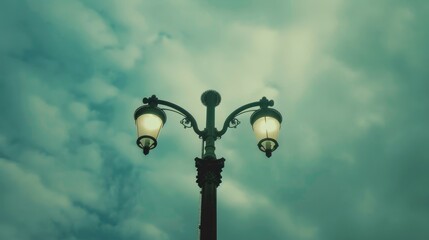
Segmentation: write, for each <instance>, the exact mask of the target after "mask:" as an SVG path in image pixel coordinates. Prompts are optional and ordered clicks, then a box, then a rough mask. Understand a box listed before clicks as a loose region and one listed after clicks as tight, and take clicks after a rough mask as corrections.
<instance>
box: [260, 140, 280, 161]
mask: <svg viewBox="0 0 429 240" xmlns="http://www.w3.org/2000/svg"><path fill="white" fill-rule="evenodd" d="M265 141H270V142H272V143H274V146H271V148H269V149H267V148H265V146H264V145H262V143H264V142H265ZM278 147H279V143H278V142H277V141H276V140H275V139H273V138H264V139H261V141H259V143H258V148H259V150H261V151H262V152H264V153H265V155H266V156H267V157H271V153H272V152H274V151H275V150H276V149H277V148H278Z"/></svg>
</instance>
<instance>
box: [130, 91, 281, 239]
mask: <svg viewBox="0 0 429 240" xmlns="http://www.w3.org/2000/svg"><path fill="white" fill-rule="evenodd" d="M201 101H202V103H203V104H204V105H205V106H206V108H207V111H206V128H205V129H203V130H200V129H199V128H198V125H197V122H196V121H195V118H194V117H193V116H192V115H191V114H190V113H189V112H188V111H186V110H185V109H183V108H182V107H180V106H178V105H176V104H174V103H171V102H168V101H164V100H160V99H158V98H157V97H156V96H155V95H153V96H152V97H150V98H144V99H143V103H144V105H143V106H141V107H139V108H137V109H136V111H135V113H134V120H135V123H136V126H137V135H138V138H137V145H138V146H139V147H140V148H142V149H143V153H144V154H145V155H147V154H148V153H149V151H150V150H152V149H154V148H155V147H156V146H157V144H158V141H157V139H158V136H159V133H160V131H161V128H162V127H163V126H164V124H165V123H166V121H167V115H166V114H165V111H166V110H169V111H173V112H176V113H179V114H180V115H182V116H183V117H184V118H183V119H182V120H181V121H180V123H181V124H182V125H183V126H184V127H185V128H193V130H194V132H195V133H196V134H197V135H198V136H199V138H201V139H202V141H203V146H204V148H203V153H202V158H196V159H195V161H196V162H195V164H196V167H197V170H198V175H197V183H198V185H199V186H200V187H201V194H202V198H201V224H200V239H201V240H215V239H216V188H217V187H218V186H219V184H220V183H221V174H220V173H221V171H222V168H223V166H224V161H225V159H223V158H221V159H217V158H216V155H215V141H216V140H217V139H219V138H221V137H222V136H223V134H225V133H226V131H227V129H228V128H236V127H237V126H238V125H239V124H240V121H239V120H238V119H237V116H239V115H241V114H243V113H246V112H253V114H252V115H251V116H250V124H251V125H252V128H253V131H254V133H255V135H256V138H257V140H258V148H259V149H260V150H261V151H262V152H265V155H266V156H267V157H271V154H272V152H273V151H275V150H276V149H277V148H278V146H279V144H278V142H277V138H278V135H279V131H280V124H281V122H282V115H281V114H280V113H279V112H278V111H277V110H275V109H273V108H270V107H272V106H273V105H274V101H273V100H268V99H267V98H266V97H263V98H262V99H261V100H259V101H257V102H252V103H248V104H246V105H243V106H241V107H239V108H237V109H236V110H235V111H233V112H232V113H231V114H230V115H229V116H228V117H227V118H226V120H225V122H224V124H223V127H222V129H221V130H218V129H217V128H216V127H215V108H216V106H217V105H219V103H220V101H221V97H220V95H219V93H218V92H216V91H213V90H209V91H206V92H204V93H203V94H202V96H201ZM159 106H165V107H167V108H160V107H159ZM255 108H256V109H255Z"/></svg>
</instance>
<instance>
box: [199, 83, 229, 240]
mask: <svg viewBox="0 0 429 240" xmlns="http://www.w3.org/2000/svg"><path fill="white" fill-rule="evenodd" d="M220 100H221V97H220V95H219V93H217V92H215V91H207V92H205V93H204V94H203V95H202V96H201V101H202V102H203V104H204V105H205V106H206V108H207V114H206V129H205V132H206V135H205V136H203V141H204V142H205V143H206V145H205V148H204V149H205V151H204V154H203V158H195V167H196V168H197V171H198V175H197V183H198V186H199V187H200V188H201V220H200V239H201V240H216V236H217V217H216V212H217V207H216V206H217V204H216V189H217V187H218V186H219V184H220V183H221V178H222V176H221V174H220V173H221V172H222V168H223V166H224V162H225V159H223V158H221V159H217V158H216V154H215V149H216V147H215V141H216V138H217V136H216V128H215V108H216V106H217V105H219V103H220Z"/></svg>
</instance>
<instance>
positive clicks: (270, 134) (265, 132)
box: [250, 108, 282, 157]
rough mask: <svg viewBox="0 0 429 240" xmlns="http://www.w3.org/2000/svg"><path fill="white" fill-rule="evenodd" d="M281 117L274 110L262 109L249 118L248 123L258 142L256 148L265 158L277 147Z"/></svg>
mask: <svg viewBox="0 0 429 240" xmlns="http://www.w3.org/2000/svg"><path fill="white" fill-rule="evenodd" d="M281 122H282V115H281V114H280V113H279V112H278V111H277V110H275V109H272V108H262V109H260V110H258V111H256V112H254V113H253V114H252V116H250V123H251V124H252V128H253V131H254V132H255V135H256V138H257V140H258V148H259V149H260V150H261V151H262V152H265V155H266V156H267V157H271V153H272V152H273V151H274V150H276V149H277V148H278V146H279V144H278V142H277V138H278V136H279V131H280V125H281Z"/></svg>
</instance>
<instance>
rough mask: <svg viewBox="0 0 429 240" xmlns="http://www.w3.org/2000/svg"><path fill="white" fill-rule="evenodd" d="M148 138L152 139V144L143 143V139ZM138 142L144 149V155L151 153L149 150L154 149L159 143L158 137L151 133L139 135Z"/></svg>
mask: <svg viewBox="0 0 429 240" xmlns="http://www.w3.org/2000/svg"><path fill="white" fill-rule="evenodd" d="M146 138H148V139H150V140H152V144H150V145H146V144H145V145H143V144H142V140H143V139H146ZM136 143H137V146H139V147H140V148H141V149H143V153H144V155H147V154H148V153H149V150H151V149H154V148H155V147H156V145H157V144H158V142H157V141H156V139H155V138H154V137H152V136H149V135H143V136H140V137H138V138H137V141H136Z"/></svg>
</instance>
